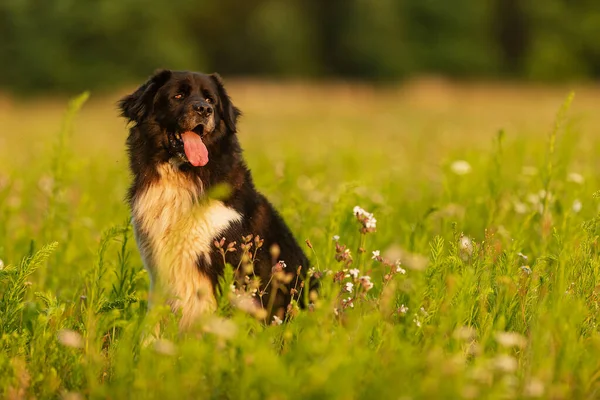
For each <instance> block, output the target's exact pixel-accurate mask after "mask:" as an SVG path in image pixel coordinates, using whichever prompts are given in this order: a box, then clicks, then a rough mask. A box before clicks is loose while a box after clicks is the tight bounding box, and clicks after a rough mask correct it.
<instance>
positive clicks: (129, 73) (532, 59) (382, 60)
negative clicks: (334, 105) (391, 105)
mask: <svg viewBox="0 0 600 400" xmlns="http://www.w3.org/2000/svg"><path fill="white" fill-rule="evenodd" d="M0 37H1V38H2V40H1V41H0V60H2V62H1V63H0V86H3V87H5V88H9V89H12V90H14V91H23V90H25V91H28V92H30V91H60V92H72V91H75V90H83V89H109V88H111V87H114V86H116V85H119V84H122V83H126V82H127V83H130V82H131V81H136V82H137V80H139V79H140V78H142V77H145V76H147V75H148V74H149V73H151V72H152V70H153V69H154V68H158V67H169V68H185V69H199V70H205V71H213V70H215V71H219V72H221V73H223V74H225V75H245V76H249V75H268V76H278V77H309V78H322V77H332V76H333V77H345V78H360V79H371V80H389V79H401V78H406V77H409V76H411V75H414V74H423V73H441V74H444V75H449V76H454V77H494V78H495V77H502V78H506V77H509V78H519V79H527V80H544V81H556V80H565V79H585V78H598V77H599V76H600V40H598V38H599V37H600V3H598V2H597V1H595V0H582V1H578V2H576V3H574V2H570V1H566V0H544V1H543V2H539V1H537V2H536V1H533V0H488V1H481V0H454V1H447V0H375V1H373V0H329V1H323V0H283V1H280V0H245V1H238V0H222V1H207V0H200V1H188V0H172V1H169V2H149V1H142V0H122V1H113V0H94V1H92V0H77V1H75V0H57V1H34V0H5V1H2V2H0Z"/></svg>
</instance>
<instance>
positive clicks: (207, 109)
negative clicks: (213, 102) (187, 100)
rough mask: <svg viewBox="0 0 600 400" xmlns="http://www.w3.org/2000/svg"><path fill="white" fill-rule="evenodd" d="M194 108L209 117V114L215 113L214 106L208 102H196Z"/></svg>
mask: <svg viewBox="0 0 600 400" xmlns="http://www.w3.org/2000/svg"><path fill="white" fill-rule="evenodd" d="M192 108H193V109H194V111H196V112H197V113H199V114H200V115H202V116H203V117H208V116H209V115H211V114H212V113H213V108H212V106H210V105H208V104H202V103H194V104H193V105H192Z"/></svg>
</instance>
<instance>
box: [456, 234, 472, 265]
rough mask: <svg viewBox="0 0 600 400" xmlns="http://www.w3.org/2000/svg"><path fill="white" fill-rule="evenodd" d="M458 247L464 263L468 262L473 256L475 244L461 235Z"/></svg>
mask: <svg viewBox="0 0 600 400" xmlns="http://www.w3.org/2000/svg"><path fill="white" fill-rule="evenodd" d="M458 247H459V249H460V253H461V258H462V259H463V261H466V260H467V259H468V257H470V256H471V255H472V254H473V242H471V239H469V238H468V237H467V236H464V235H461V237H460V239H458Z"/></svg>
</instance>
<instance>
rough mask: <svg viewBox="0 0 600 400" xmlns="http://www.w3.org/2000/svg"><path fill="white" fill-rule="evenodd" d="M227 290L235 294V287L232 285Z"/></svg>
mask: <svg viewBox="0 0 600 400" xmlns="http://www.w3.org/2000/svg"><path fill="white" fill-rule="evenodd" d="M229 290H230V291H231V293H235V285H234V284H233V283H232V284H231V285H229Z"/></svg>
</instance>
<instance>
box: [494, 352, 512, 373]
mask: <svg viewBox="0 0 600 400" xmlns="http://www.w3.org/2000/svg"><path fill="white" fill-rule="evenodd" d="M494 366H495V367H496V369H497V370H499V371H502V372H506V373H511V372H515V371H516V370H517V367H518V363H517V360H516V359H515V358H514V357H511V356H509V355H507V354H500V355H499V356H497V357H496V358H495V359H494Z"/></svg>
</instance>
